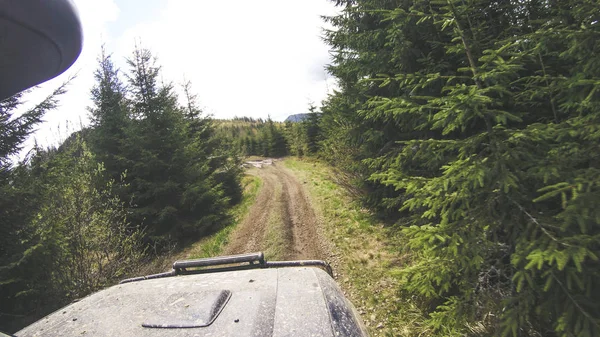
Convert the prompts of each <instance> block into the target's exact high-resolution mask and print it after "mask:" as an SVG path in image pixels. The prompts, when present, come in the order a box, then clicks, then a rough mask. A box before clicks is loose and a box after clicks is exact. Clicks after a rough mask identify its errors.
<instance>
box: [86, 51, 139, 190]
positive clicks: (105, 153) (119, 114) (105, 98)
mask: <svg viewBox="0 0 600 337" xmlns="http://www.w3.org/2000/svg"><path fill="white" fill-rule="evenodd" d="M98 65H99V67H98V69H97V70H96V72H95V73H94V78H95V80H96V84H95V85H94V87H93V88H92V90H91V97H92V102H93V104H94V106H93V107H91V108H88V110H89V112H90V114H91V127H92V132H91V136H90V144H91V148H92V151H93V152H94V153H95V154H96V156H97V158H98V160H100V161H101V162H103V163H104V166H105V168H106V170H107V174H108V175H109V176H110V177H111V178H112V179H117V180H118V179H119V177H120V176H121V174H122V173H123V172H125V170H126V165H125V163H124V158H123V151H124V150H123V146H124V143H125V142H126V139H125V138H126V134H125V130H126V129H127V127H128V125H129V124H130V118H129V111H128V107H127V103H126V101H125V86H124V85H123V83H122V82H121V79H120V78H119V70H118V69H116V68H115V66H114V64H113V62H112V59H111V55H108V54H107V53H106V50H105V48H104V46H103V47H102V52H101V54H100V57H99V59H98Z"/></svg>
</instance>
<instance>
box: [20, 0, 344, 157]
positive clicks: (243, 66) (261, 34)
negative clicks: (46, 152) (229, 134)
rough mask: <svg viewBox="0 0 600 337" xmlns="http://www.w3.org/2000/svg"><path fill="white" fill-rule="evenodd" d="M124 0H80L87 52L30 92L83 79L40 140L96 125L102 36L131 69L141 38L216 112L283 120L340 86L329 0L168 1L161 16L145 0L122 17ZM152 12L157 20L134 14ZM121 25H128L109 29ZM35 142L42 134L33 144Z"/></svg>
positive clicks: (36, 96)
mask: <svg viewBox="0 0 600 337" xmlns="http://www.w3.org/2000/svg"><path fill="white" fill-rule="evenodd" d="M115 1H116V2H115ZM119 1H120V0H93V1H90V0H74V2H75V4H76V6H77V7H78V10H79V14H80V17H81V21H82V24H83V33H84V46H83V51H82V54H81V56H80V57H79V59H78V60H77V62H76V63H75V64H74V65H73V67H71V69H69V70H68V71H67V72H66V73H65V74H63V75H61V76H59V77H58V78H56V79H53V80H51V81H49V82H47V83H44V84H43V85H42V86H41V89H39V90H36V91H35V92H34V93H33V94H31V95H30V96H29V97H28V99H29V101H30V103H34V102H37V101H39V100H41V99H42V98H43V97H45V96H46V95H47V94H48V93H50V92H51V91H52V89H54V88H56V87H57V86H58V85H60V83H62V82H63V81H64V80H65V79H66V78H68V76H69V75H71V74H73V73H75V72H77V73H78V77H77V78H76V79H75V80H74V81H73V83H72V84H71V86H70V88H69V92H68V93H67V94H66V95H65V96H64V97H63V99H62V100H61V107H60V108H59V109H58V110H57V111H53V112H50V113H48V114H47V115H46V118H45V120H46V121H47V122H46V123H44V124H43V125H41V126H40V128H39V130H38V132H37V133H36V134H35V139H37V141H38V142H39V143H41V144H46V145H49V144H57V143H59V142H60V141H62V140H64V138H66V137H67V136H68V135H69V134H70V133H71V132H72V131H74V130H78V129H79V128H80V123H82V124H83V125H87V124H88V123H89V121H88V112H87V110H86V107H88V106H89V105H90V104H91V102H90V99H89V96H90V95H89V90H90V88H91V87H92V85H93V84H94V79H93V72H94V70H95V69H96V67H97V61H96V58H97V56H98V54H99V51H100V47H101V45H102V43H103V42H104V43H106V44H107V46H108V49H109V52H113V56H114V60H115V63H116V64H117V65H118V66H121V67H122V68H125V67H126V66H125V62H124V58H125V57H127V56H129V55H130V53H131V51H132V50H133V46H134V43H135V39H140V40H141V41H142V44H143V45H144V46H145V47H149V48H150V49H152V51H153V52H154V53H155V55H157V56H158V58H159V63H160V64H161V65H162V66H163V78H164V79H165V80H167V81H173V82H175V83H180V82H182V80H183V78H184V76H185V77H186V78H187V79H189V80H191V81H192V84H193V88H194V91H195V92H196V93H198V96H199V99H200V104H201V105H202V106H204V107H205V111H206V112H208V113H211V114H213V115H214V116H215V117H217V118H231V117H234V116H251V117H255V118H258V117H262V118H266V117H267V115H270V116H271V117H272V118H273V119H275V120H283V119H284V118H285V117H287V116H288V115H290V114H295V113H303V112H306V110H307V106H308V103H309V102H314V103H316V104H317V105H318V104H319V103H320V101H321V100H322V99H324V98H325V96H326V94H327V90H328V89H329V90H331V89H332V88H333V87H334V80H333V79H332V78H327V76H326V73H325V69H324V66H325V64H326V63H328V61H329V56H328V47H327V46H326V45H325V43H324V42H322V40H321V36H322V31H321V27H322V26H323V25H324V23H323V21H322V20H321V18H320V16H321V15H332V14H334V13H335V11H336V9H335V8H334V6H333V4H332V3H331V2H330V1H328V0H304V1H289V0H257V1H248V0H230V1H216V0H210V1H208V0H166V2H165V3H164V5H163V10H162V11H160V12H159V14H158V15H156V14H155V13H154V14H153V15H148V13H145V12H144V10H145V9H144V7H140V11H139V12H137V13H136V16H137V17H136V18H128V17H124V16H122V15H123V14H120V10H119V7H118V3H119ZM122 1H126V0H122ZM148 12H149V11H148ZM144 17H153V18H152V19H151V20H150V21H146V22H133V21H129V20H140V18H144ZM117 19H119V21H118V22H117ZM117 27H119V28H118V29H124V28H123V27H129V28H125V29H124V31H122V32H120V33H121V34H120V36H118V37H115V36H110V35H109V31H113V32H114V31H115V28H117ZM116 33H119V32H116ZM125 70H126V69H123V71H125ZM32 145H33V138H32V139H30V141H29V143H28V144H26V148H30V147H31V146H32Z"/></svg>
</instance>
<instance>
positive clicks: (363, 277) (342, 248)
mask: <svg viewBox="0 0 600 337" xmlns="http://www.w3.org/2000/svg"><path fill="white" fill-rule="evenodd" d="M284 164H285V166H286V167H287V168H288V169H290V170H291V171H293V172H294V174H295V175H296V176H297V177H298V178H299V179H300V180H301V181H304V182H306V184H305V186H306V187H307V189H308V192H309V195H310V198H311V202H312V204H313V206H314V207H315V209H316V211H317V212H318V213H320V214H319V215H320V216H321V217H322V219H323V221H324V224H325V226H324V227H325V232H326V235H327V236H328V239H329V240H330V242H332V243H333V250H334V255H335V256H338V257H339V261H335V262H336V264H337V268H336V273H338V276H337V282H338V284H339V285H340V286H341V287H342V289H343V290H344V292H345V293H346V295H347V297H348V298H349V299H350V300H351V301H352V303H353V304H354V305H355V306H356V307H357V310H358V311H359V313H360V314H361V316H362V318H363V321H364V322H365V325H367V329H368V330H369V333H370V334H371V335H372V336H417V335H422V336H426V335H427V334H428V333H427V328H426V327H424V326H422V324H421V322H422V321H423V315H422V313H421V312H419V311H418V310H417V308H416V306H415V305H414V304H413V300H412V299H407V298H403V297H402V295H401V292H400V291H399V290H400V280H399V279H398V276H395V275H394V272H393V271H394V270H396V271H397V270H398V269H400V268H401V267H402V266H404V264H405V262H406V261H407V260H408V259H409V258H410V256H408V255H406V254H405V253H404V254H403V253H402V252H403V250H402V249H401V248H402V244H403V242H404V239H403V238H402V236H401V235H400V234H399V233H398V232H397V231H394V230H393V229H391V228H388V227H385V226H384V225H383V223H381V222H380V221H378V220H377V219H376V218H375V217H374V216H373V215H372V214H371V213H370V212H369V211H367V210H366V209H364V208H363V207H362V206H361V205H360V203H359V202H357V201H356V200H355V198H354V197H352V196H351V194H350V193H349V192H348V191H347V190H346V189H344V188H343V187H341V186H339V185H338V184H337V183H335V179H333V178H334V177H336V175H337V174H336V173H335V172H334V171H333V169H332V168H331V167H329V166H328V165H325V164H322V163H320V162H318V161H315V160H306V159H305V160H300V159H297V158H288V159H286V160H285V161H284ZM334 267H336V266H334Z"/></svg>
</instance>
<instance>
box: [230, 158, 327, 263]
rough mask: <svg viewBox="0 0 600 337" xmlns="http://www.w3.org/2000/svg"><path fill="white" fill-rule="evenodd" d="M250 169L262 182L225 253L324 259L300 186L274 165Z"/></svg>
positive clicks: (314, 219) (317, 230)
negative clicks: (254, 200)
mask: <svg viewBox="0 0 600 337" xmlns="http://www.w3.org/2000/svg"><path fill="white" fill-rule="evenodd" d="M251 165H252V166H254V168H252V169H250V170H249V173H250V174H255V175H257V176H258V177H260V178H261V179H262V187H261V189H260V191H259V194H258V195H257V196H256V202H255V203H254V205H252V207H251V208H250V211H249V212H248V215H247V216H246V218H245V219H244V221H243V222H242V223H240V224H239V225H238V227H237V228H236V230H235V231H234V233H233V234H232V236H231V241H230V243H229V244H228V245H227V247H226V248H225V253H226V254H241V253H249V252H258V251H264V252H265V255H266V256H267V258H271V259H272V258H276V259H290V260H296V259H323V258H326V257H327V255H328V254H327V252H326V250H327V249H326V247H327V245H326V243H325V242H323V239H322V235H321V230H322V229H321V226H320V224H319V221H318V218H317V216H315V212H314V209H313V207H312V205H311V203H310V200H309V199H308V196H307V192H306V191H305V189H304V186H303V182H300V181H298V179H297V178H296V177H295V176H294V175H293V174H292V173H291V172H290V171H288V170H287V169H286V168H285V167H283V164H282V163H280V162H277V161H275V162H272V161H271V162H267V164H264V165H256V164H255V162H253V164H251ZM269 255H271V256H269Z"/></svg>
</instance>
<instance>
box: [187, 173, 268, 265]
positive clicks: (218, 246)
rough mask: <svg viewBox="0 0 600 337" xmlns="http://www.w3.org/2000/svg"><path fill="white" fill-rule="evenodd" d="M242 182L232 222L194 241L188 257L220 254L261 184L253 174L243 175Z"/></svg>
mask: <svg viewBox="0 0 600 337" xmlns="http://www.w3.org/2000/svg"><path fill="white" fill-rule="evenodd" d="M242 183H243V185H244V196H243V198H242V201H241V202H240V203H239V204H237V205H236V206H235V207H233V209H232V210H231V219H232V223H231V224H230V225H228V226H225V227H223V228H222V229H220V230H219V231H217V232H216V233H214V234H212V235H210V236H208V237H205V238H203V239H202V240H200V241H198V242H197V243H195V244H194V245H193V246H192V247H191V248H190V250H189V251H188V252H187V255H188V256H189V258H192V259H197V258H204V257H213V256H218V255H221V254H222V251H223V247H225V245H226V244H227V243H228V242H229V236H230V234H231V232H232V231H233V230H234V229H235V227H236V226H237V225H238V224H239V223H240V222H241V221H242V220H243V219H244V217H245V216H246V214H248V210H249V209H250V207H251V206H252V205H253V204H254V201H255V200H256V195H257V194H258V191H259V189H260V187H261V185H262V181H261V180H260V178H258V177H257V176H253V175H245V176H244V178H243V180H242Z"/></svg>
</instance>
